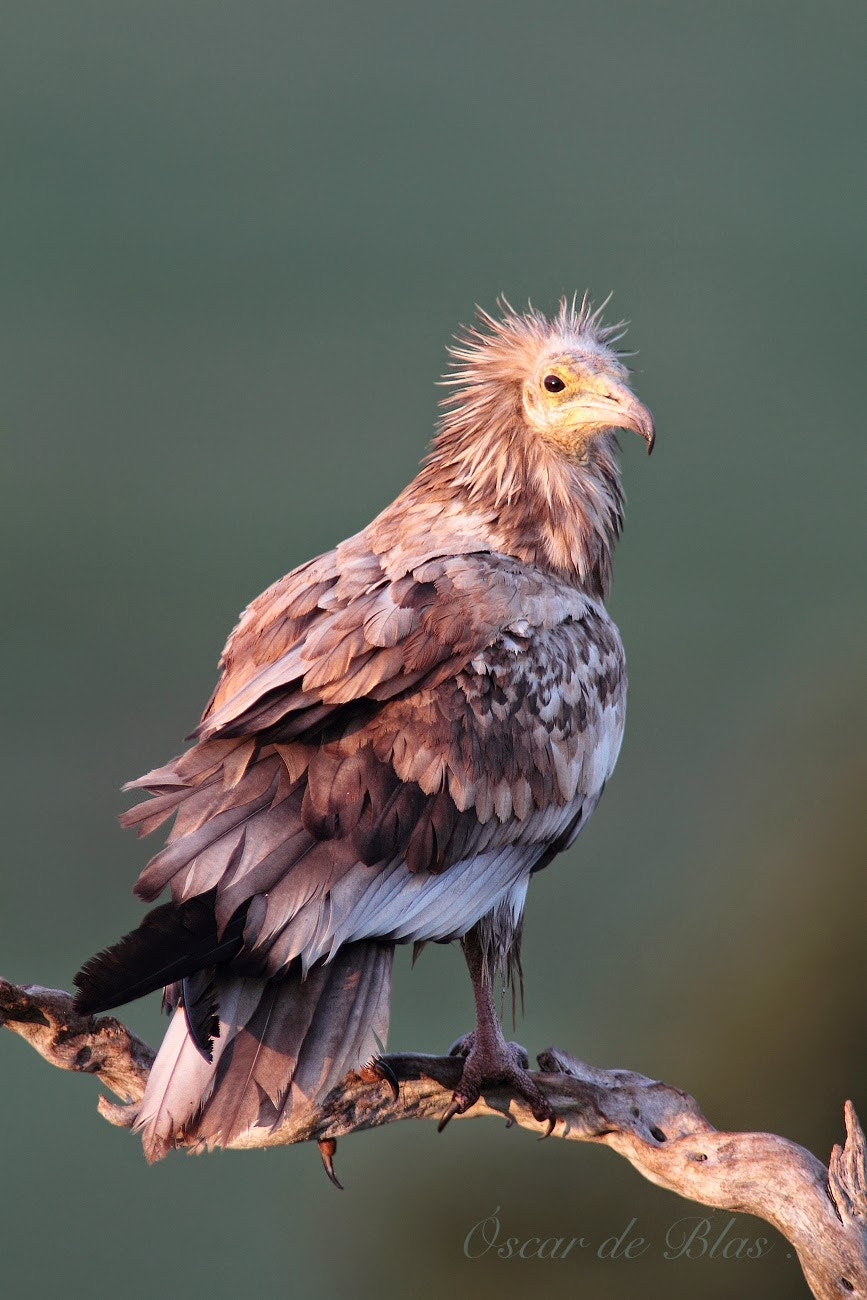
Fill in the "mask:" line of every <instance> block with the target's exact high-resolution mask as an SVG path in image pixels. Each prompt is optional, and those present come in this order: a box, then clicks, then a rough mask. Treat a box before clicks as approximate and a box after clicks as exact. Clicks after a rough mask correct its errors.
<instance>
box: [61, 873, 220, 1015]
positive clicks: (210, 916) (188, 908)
mask: <svg viewBox="0 0 867 1300" xmlns="http://www.w3.org/2000/svg"><path fill="white" fill-rule="evenodd" d="M215 897H216V891H215V890H210V891H209V892H208V893H207V894H201V895H199V896H198V897H196V898H190V899H188V900H187V901H186V902H185V903H180V904H176V903H164V904H162V906H160V907H155V908H154V909H153V911H151V912H148V914H147V916H145V918H144V920H143V921H142V923H141V925H140V926H139V927H138V929H137V930H132V931H131V932H130V933H129V934H126V935H124V937H123V938H122V939H120V940H118V942H117V943H115V944H112V946H111V947H110V948H105V949H103V951H102V952H99V953H97V954H96V956H95V957H91V959H90V961H87V962H85V964H84V965H83V966H82V968H81V970H80V971H79V972H78V974H77V975H76V976H75V980H74V983H75V986H76V988H77V989H78V993H77V995H76V998H75V1007H76V1010H77V1011H78V1012H79V1014H81V1015H95V1014H96V1013H97V1012H100V1011H108V1010H110V1009H111V1008H112V1007H119V1006H122V1005H123V1003H125V1002H132V1001H134V1000H135V999H136V998H141V997H144V996H145V994H147V993H153V992H155V990H157V989H160V988H163V987H164V986H165V985H166V984H171V983H173V982H174V981H175V980H183V979H185V978H186V977H187V976H188V975H194V974H195V973H196V972H197V971H200V970H202V969H203V968H205V967H208V966H215V965H217V964H219V963H220V962H226V961H231V959H232V958H233V957H234V956H236V955H237V953H238V952H239V951H240V948H241V946H242V944H243V932H244V915H245V913H244V911H239V912H237V913H236V914H235V916H233V917H232V920H231V921H230V922H229V924H228V925H227V926H226V929H225V930H224V932H223V934H222V935H219V934H218V932H217V922H216V919H215V916H214V902H215Z"/></svg>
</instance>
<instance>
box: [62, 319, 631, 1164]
mask: <svg viewBox="0 0 867 1300" xmlns="http://www.w3.org/2000/svg"><path fill="white" fill-rule="evenodd" d="M618 337H619V334H618V333H617V327H614V326H607V327H606V326H605V325H603V324H602V321H601V318H600V312H599V311H593V310H591V308H590V305H589V303H588V301H587V299H586V298H585V300H584V302H583V303H581V304H580V305H577V306H576V303H575V301H574V300H573V301H572V302H571V303H570V302H568V301H566V300H565V299H564V300H563V301H562V302H561V304H560V307H559V311H558V312H557V313H556V314H555V315H554V317H553V318H552V319H548V318H546V317H545V316H543V315H542V314H541V313H539V312H538V311H536V310H534V309H532V308H531V309H528V310H527V311H526V312H517V311H515V310H514V309H512V308H511V307H510V306H509V305H508V304H507V303H505V302H503V303H502V304H501V314H500V316H499V317H498V318H493V317H491V316H489V315H487V314H486V313H484V312H480V313H479V319H478V322H477V324H476V325H475V326H473V327H471V328H469V329H467V330H466V331H465V332H463V333H462V334H461V335H460V336H458V338H457V341H456V343H455V346H453V347H452V348H451V349H450V353H451V369H450V373H449V374H448V376H447V377H446V381H445V382H446V383H447V385H448V386H449V388H448V395H447V396H446V398H445V399H444V402H443V407H444V414H443V417H442V419H441V422H440V427H439V430H438V432H437V435H436V437H435V440H434V442H433V446H432V450H431V452H430V454H429V455H428V457H427V459H426V461H425V462H424V464H423V466H422V468H421V470H420V471H419V473H418V474H417V476H416V477H415V478H414V479H413V481H412V482H411V483H410V484H409V486H408V487H407V488H405V489H404V491H403V492H401V494H400V495H399V496H398V497H397V499H396V500H395V501H394V502H392V504H391V505H389V506H387V507H386V508H385V510H383V511H382V513H381V514H380V515H378V516H377V517H376V518H375V519H374V520H373V522H372V523H370V524H368V526H367V527H366V528H364V529H362V531H361V532H359V533H357V534H356V535H355V536H353V537H350V538H348V539H347V540H346V541H344V542H341V543H340V544H339V545H338V546H336V547H335V548H334V550H332V551H329V552H328V553H327V554H325V555H321V556H319V557H318V558H317V559H314V560H310V561H309V562H308V563H307V564H302V565H301V566H300V567H299V568H297V569H294V570H293V571H292V572H291V573H289V574H288V575H287V576H286V577H284V578H281V579H280V580H279V582H276V583H275V584H274V585H273V586H272V587H269V588H268V590H267V591H265V592H264V593H263V594H262V595H261V596H259V597H258V598H257V599H256V600H254V601H253V602H252V604H251V605H249V607H248V608H247V609H246V610H245V611H244V613H243V614H242V616H241V619H240V622H239V623H238V626H237V627H236V628H235V630H234V631H233V632H232V634H231V636H230V637H229V640H228V642H227V644H226V647H225V649H224V651H223V654H222V658H221V660H220V677H219V681H218V683H217V686H216V689H215V691H214V693H213V695H212V697H211V699H210V701H209V702H208V705H207V707H206V709H205V711H204V715H203V717H202V721H201V723H200V725H199V726H198V728H197V729H196V731H195V732H194V733H193V735H192V736H191V737H190V739H194V740H195V744H194V745H193V746H192V748H190V749H188V750H187V751H186V752H185V753H183V754H181V755H180V756H179V757H178V758H174V759H172V760H171V762H169V763H167V764H166V765H165V766H164V767H161V768H158V769H156V770H155V771H152V772H148V773H147V774H146V775H145V776H143V777H141V778H140V779H139V780H137V781H134V782H132V783H131V785H132V787H135V788H141V789H143V790H145V791H147V794H148V796H149V797H148V798H147V799H145V800H144V802H142V803H139V804H138V805H137V806H136V807H134V808H132V809H130V810H129V811H128V812H127V813H125V814H124V816H123V817H122V821H123V824H124V825H126V826H136V827H138V830H139V833H140V834H141V835H147V834H149V833H150V832H151V831H154V830H156V829H157V828H158V827H159V826H161V825H162V824H163V823H164V822H166V821H167V820H168V819H170V818H172V817H174V824H173V826H172V829H171V832H170V834H169V836H168V840H167V843H166V845H165V847H164V848H163V849H161V851H160V852H159V853H157V854H156V856H155V857H153V858H152V859H151V860H150V862H149V863H148V864H147V866H146V867H145V868H144V870H143V871H142V873H141V875H140V876H139V878H138V881H137V883H136V886H135V892H136V893H137V894H138V896H139V897H140V898H141V899H143V900H144V901H145V902H146V903H154V902H156V900H157V899H159V897H160V895H161V894H162V893H163V891H165V890H168V891H169V895H170V897H169V901H168V902H164V903H163V904H161V905H159V906H157V907H155V908H154V909H153V910H151V911H150V912H148V913H147V915H146V916H145V917H144V919H143V921H142V922H141V924H140V925H139V927H138V929H137V930H135V931H133V932H132V933H131V934H129V935H127V936H126V937H125V938H123V939H121V940H120V941H119V942H118V943H116V944H115V945H114V946H113V947H111V948H108V949H107V950H106V951H104V952H102V953H100V954H98V955H97V956H96V957H94V958H92V959H91V960H90V961H89V962H87V963H86V964H85V966H84V967H83V968H82V970H81V971H80V972H79V974H78V975H77V976H76V984H77V986H78V996H77V1005H78V1008H79V1009H80V1011H81V1012H83V1013H95V1012H98V1011H104V1010H107V1009H108V1008H110V1007H115V1006H119V1005H120V1004H122V1003H125V1002H128V1001H130V1000H131V999H133V998H138V997H141V996H142V995H143V994H146V993H149V992H151V991H153V990H156V989H159V988H165V994H164V996H165V999H166V1002H167V1004H168V1006H169V1007H170V1008H174V1010H173V1015H172V1019H171V1023H170V1026H169V1029H168V1031H167V1033H166V1036H165V1038H164V1040H163V1043H162V1046H161V1048H160V1051H159V1054H158V1055H157V1058H156V1061H155V1063H154V1066H153V1069H152V1070H151V1073H150V1077H149V1081H148V1085H147V1090H146V1092H145V1095H144V1099H143V1101H142V1103H141V1107H140V1109H139V1111H138V1116H137V1120H136V1128H137V1129H138V1130H139V1131H140V1132H141V1135H142V1140H143V1143H144V1149H145V1153H146V1155H147V1157H148V1159H150V1160H154V1159H157V1158H159V1157H160V1156H163V1155H164V1154H165V1153H166V1152H167V1151H168V1150H169V1149H170V1148H172V1147H173V1146H175V1145H179V1144H181V1143H183V1144H184V1145H187V1146H192V1147H193V1149H198V1150H201V1149H203V1148H211V1147H214V1146H226V1145H228V1144H231V1143H232V1142H233V1141H234V1140H236V1139H237V1138H238V1137H239V1136H240V1135H242V1134H244V1133H247V1132H249V1130H251V1129H266V1130H270V1129H274V1128H276V1127H277V1126H279V1125H280V1124H281V1123H282V1122H283V1121H284V1120H285V1119H286V1117H287V1116H288V1115H289V1114H290V1113H292V1112H293V1110H294V1109H295V1108H296V1107H301V1106H305V1107H306V1106H307V1105H309V1104H310V1103H311V1102H316V1101H318V1100H321V1099H322V1098H323V1096H324V1095H325V1094H326V1093H327V1092H328V1091H330V1090H331V1089H332V1088H333V1087H334V1086H335V1085H336V1084H337V1083H338V1082H339V1081H340V1080H341V1079H342V1078H343V1077H344V1076H345V1075H346V1074H347V1073H348V1072H349V1071H350V1070H353V1069H357V1068H359V1067H361V1066H363V1065H364V1063H365V1062H367V1061H368V1059H369V1058H370V1057H371V1056H372V1055H374V1054H375V1053H377V1051H379V1050H380V1047H381V1045H382V1044H383V1043H384V1042H385V1040H386V1033H387V1029H388V1018H389V1002H390V989H391V967H392V956H393V953H394V947H395V944H398V943H410V942H412V943H414V944H423V943H425V942H427V941H429V940H435V941H438V942H442V941H447V940H455V939H457V940H460V941H461V943H462V945H463V949H464V953H465V955H466V959H467V964H468V966H469V971H470V975H471V978H472V981H473V988H474V994H475V1001H476V1027H475V1031H474V1033H473V1034H472V1035H470V1036H469V1037H468V1038H467V1039H466V1040H465V1042H464V1045H463V1052H464V1063H463V1074H462V1077H461V1080H460V1083H459V1085H458V1087H457V1089H456V1091H455V1094H454V1098H453V1101H452V1104H451V1106H450V1107H449V1110H448V1112H447V1114H446V1116H445V1117H444V1118H445V1119H447V1118H448V1117H449V1116H450V1115H452V1114H455V1113H458V1112H462V1111H464V1110H466V1109H467V1108H468V1107H469V1106H471V1105H472V1104H473V1103H474V1102H475V1101H476V1100H477V1099H478V1097H479V1094H480V1090H482V1089H483V1088H484V1087H485V1086H486V1084H487V1083H489V1082H492V1081H494V1080H506V1081H508V1082H510V1083H511V1085H512V1086H513V1087H514V1088H515V1089H516V1090H517V1091H518V1093H519V1094H521V1095H522V1096H524V1097H525V1098H526V1099H527V1101H528V1102H529V1104H530V1106H531V1108H532V1110H533V1113H534V1114H535V1115H536V1116H537V1118H539V1119H546V1118H547V1119H550V1110H549V1108H548V1106H547V1103H546V1102H545V1100H544V1098H543V1097H542V1095H541V1093H540V1092H539V1090H538V1088H537V1087H536V1086H535V1084H534V1083H533V1081H532V1078H531V1076H530V1074H529V1073H528V1071H527V1070H526V1068H525V1063H524V1061H522V1059H521V1058H520V1056H519V1055H518V1052H517V1050H516V1049H515V1047H514V1046H513V1045H511V1044H509V1043H507V1042H506V1040H505V1038H504V1035H503V1032H502V1029H501V1027H500V1023H499V1018H498V1015H497V1011H496V1007H495V1000H494V988H495V985H496V982H497V980H498V978H499V977H506V978H508V976H509V975H510V973H513V968H514V967H515V964H516V961H517V951H518V944H519V939H520V932H521V920H522V915H523V911H524V902H525V898H526V893H527V886H528V884H529V883H530V879H531V877H532V875H533V873H534V872H537V871H539V870H541V868H543V867H545V866H547V865H548V863H549V862H550V861H551V860H552V858H554V857H555V856H556V855H557V854H558V853H561V852H562V851H563V850H564V849H567V848H568V847H569V846H570V844H572V842H573V841H574V839H575V837H576V836H577V835H578V833H579V832H580V831H581V829H582V828H583V827H584V825H585V824H586V822H587V819H588V817H589V816H590V814H591V813H592V812H593V809H594V808H595V807H596V804H597V802H598V800H599V797H600V795H601V794H602V790H603V788H604V786H605V783H606V781H607V780H608V778H609V776H610V775H611V772H612V769H613V767H614V764H615V761H616V759H617V754H618V750H619V748H620V742H621V737H622V734H623V722H624V708H625V701H626V673H625V667H624V656H623V647H622V645H621V641H620V636H619V634H618V632H617V628H616V627H615V626H614V624H613V623H612V621H611V619H610V618H609V617H608V615H607V613H606V612H605V607H604V604H603V602H604V600H605V597H606V594H607V591H608V587H609V582H610V579H611V563H612V550H613V546H614V543H615V541H616V539H617V537H618V535H619V533H620V528H621V523H622V517H623V495H622V492H621V487H620V477H619V472H618V465H617V454H616V453H617V443H616V436H615V430H616V429H631V430H634V431H635V432H636V433H638V434H640V435H641V437H642V438H644V440H645V442H646V443H647V446H648V450H650V449H651V448H652V447H653V440H654V427H653V420H652V417H651V415H650V412H649V411H648V410H647V408H646V407H645V406H643V405H642V404H641V403H640V402H639V401H638V400H637V399H636V398H635V397H634V396H633V394H632V392H631V390H630V388H629V387H628V385H627V374H628V372H627V370H626V368H625V366H624V365H623V364H622V362H621V360H620V358H619V354H618V353H617V352H616V350H615V348H614V344H615V343H616V341H617V338H618Z"/></svg>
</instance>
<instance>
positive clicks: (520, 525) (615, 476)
mask: <svg viewBox="0 0 867 1300" xmlns="http://www.w3.org/2000/svg"><path fill="white" fill-rule="evenodd" d="M500 396H501V398H505V396H506V395H505V394H501V395H500ZM504 406H505V407H506V409H505V410H504V409H502V408H503V407H504ZM519 408H520V403H519V402H517V403H516V402H514V401H512V402H508V401H502V400H501V402H500V409H499V410H495V411H492V412H490V416H491V418H490V419H489V420H488V421H485V422H481V421H479V413H478V412H477V411H476V412H473V411H468V410H466V409H462V408H461V407H458V408H457V409H456V410H455V411H452V412H451V413H450V414H449V415H448V416H447V417H446V419H445V420H444V421H443V424H442V427H441V429H440V432H439V434H438V435H437V438H436V440H435V442H434V447H433V451H432V452H431V454H430V456H429V457H428V460H427V462H426V464H425V466H424V468H423V469H422V471H421V473H420V474H419V475H418V477H417V479H416V480H415V485H414V486H415V489H416V491H418V490H419V489H420V490H421V492H422V493H423V495H424V496H425V497H427V498H428V499H429V500H431V501H438V502H441V503H442V504H443V505H446V504H448V505H451V506H453V505H454V503H455V501H456V500H457V501H462V502H464V503H465V505H466V508H467V510H468V512H469V513H471V514H472V515H473V516H474V518H476V519H477V520H480V521H484V523H483V525H482V526H483V529H484V531H485V532H486V533H487V535H488V536H487V539H486V540H488V541H489V542H490V544H491V545H492V546H493V547H494V548H495V549H496V550H499V551H502V552H503V553H504V554H507V555H514V556H515V557H516V558H517V559H519V560H521V561H522V562H524V563H529V564H535V565H538V566H540V567H542V568H545V569H550V570H551V571H553V572H555V573H556V574H557V575H558V576H559V577H561V578H564V579H566V580H567V581H569V582H573V583H575V584H576V585H577V586H580V587H581V588H582V589H583V590H585V591H587V593H588V594H589V595H592V596H594V597H595V598H599V599H604V597H605V596H606V595H607V593H608V589H609V587H610V583H611V571H612V560H613V551H614V544H615V542H616V541H617V538H618V537H619V535H620V530H621V527H622V523H623V492H622V489H621V485H620V473H619V467H618V464H617V455H616V452H617V442H616V438H615V436H614V434H613V433H610V434H602V435H599V436H597V437H596V438H594V439H593V440H592V442H590V443H588V445H587V447H586V448H585V450H584V452H583V453H582V454H581V456H579V457H572V458H570V457H567V456H565V455H564V454H563V453H562V452H561V451H559V450H558V449H555V448H553V447H552V446H551V445H550V444H546V443H544V442H543V441H542V440H541V439H539V437H538V436H537V435H536V434H535V433H534V432H533V431H532V430H530V429H528V428H527V426H526V423H525V421H524V419H523V412H522V411H521V410H520V409H519Z"/></svg>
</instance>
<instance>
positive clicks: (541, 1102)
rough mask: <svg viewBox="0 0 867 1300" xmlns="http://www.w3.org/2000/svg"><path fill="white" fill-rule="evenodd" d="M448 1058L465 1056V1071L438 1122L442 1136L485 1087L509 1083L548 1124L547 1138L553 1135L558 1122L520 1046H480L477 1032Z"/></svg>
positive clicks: (494, 1042) (488, 1043) (494, 1043)
mask: <svg viewBox="0 0 867 1300" xmlns="http://www.w3.org/2000/svg"><path fill="white" fill-rule="evenodd" d="M449 1056H462V1057H464V1068H463V1071H462V1073H461V1078H460V1082H459V1083H458V1086H457V1088H455V1091H454V1094H453V1096H452V1100H451V1102H450V1104H449V1106H448V1109H447V1110H446V1112H445V1114H444V1115H443V1117H442V1119H441V1120H440V1122H439V1125H438V1130H439V1132H440V1133H442V1131H443V1129H444V1128H445V1126H446V1125H447V1124H448V1122H449V1120H450V1119H452V1118H453V1117H454V1116H455V1115H463V1114H464V1112H465V1111H468V1110H469V1109H470V1107H471V1106H474V1105H475V1104H476V1102H477V1101H478V1100H479V1097H480V1096H481V1095H482V1093H483V1092H484V1090H485V1088H487V1087H490V1086H491V1085H492V1084H497V1083H508V1084H511V1086H512V1088H513V1090H514V1091H515V1092H516V1093H517V1094H518V1096H519V1097H523V1099H524V1101H525V1102H526V1103H527V1105H528V1106H529V1108H530V1111H531V1113H532V1115H533V1118H534V1119H537V1120H538V1121H539V1123H540V1124H546V1125H547V1131H546V1133H545V1134H544V1136H545V1137H548V1135H549V1134H550V1133H551V1132H552V1130H553V1128H554V1124H555V1122H556V1120H555V1117H554V1112H553V1110H552V1109H551V1105H550V1103H549V1102H548V1100H547V1098H546V1097H545V1096H544V1094H543V1093H542V1092H541V1090H540V1089H539V1087H538V1085H537V1084H536V1082H535V1080H534V1079H533V1077H532V1075H531V1073H530V1071H529V1069H528V1068H527V1067H528V1065H529V1063H530V1061H529V1057H528V1056H527V1052H526V1050H525V1049H524V1048H523V1047H522V1046H521V1045H520V1043H507V1042H506V1040H505V1039H504V1038H503V1037H502V1036H501V1037H500V1038H499V1041H497V1040H496V1039H494V1040H487V1041H485V1042H482V1043H479V1042H478V1041H477V1038H476V1035H475V1033H471V1034H465V1035H464V1036H463V1038H459V1039H457V1041H456V1042H454V1043H452V1045H451V1047H450V1048H449Z"/></svg>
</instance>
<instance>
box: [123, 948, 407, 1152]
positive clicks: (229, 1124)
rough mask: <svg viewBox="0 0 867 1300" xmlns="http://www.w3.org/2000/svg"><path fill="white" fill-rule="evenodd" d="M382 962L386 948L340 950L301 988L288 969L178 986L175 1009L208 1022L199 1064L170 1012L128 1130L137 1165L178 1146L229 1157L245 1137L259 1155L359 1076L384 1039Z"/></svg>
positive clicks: (220, 973)
mask: <svg viewBox="0 0 867 1300" xmlns="http://www.w3.org/2000/svg"><path fill="white" fill-rule="evenodd" d="M393 952H394V946H393V945H392V944H387V943H375V942H362V943H353V944H347V945H345V946H344V947H342V948H341V949H340V950H339V951H338V952H337V954H336V955H335V957H334V958H333V960H332V961H330V962H327V963H319V964H317V965H315V966H313V967H311V969H310V970H309V971H308V972H307V975H306V977H303V978H302V974H301V970H300V964H299V968H298V969H297V970H296V969H294V968H293V970H292V971H291V972H290V973H289V974H288V975H285V976H281V977H280V978H276V979H263V978H257V977H252V976H240V975H233V974H231V972H230V971H229V970H228V968H227V967H225V966H223V967H218V968H217V969H216V970H214V969H213V968H212V969H211V970H209V971H201V972H200V973H199V974H197V975H194V976H192V977H191V978H187V979H186V980H185V981H184V986H183V997H184V999H185V1000H186V1002H187V1003H188V1004H189V1003H190V1002H191V1001H193V1000H195V999H196V998H197V997H201V998H204V999H205V1001H206V1002H207V1004H208V1005H210V1006H211V1007H212V1008H213V1010H214V1014H215V1022H214V1023H213V1025H212V1030H215V1031H216V1033H215V1034H214V1037H213V1040H212V1041H211V1043H210V1046H211V1049H212V1051H211V1059H210V1060H208V1059H207V1056H206V1055H204V1054H203V1052H202V1050H201V1046H200V1045H199V1046H197V1043H196V1039H195V1038H194V1037H193V1035H192V1034H191V1022H190V1016H189V1014H188V1011H187V1009H186V1008H185V1007H184V1005H178V1006H177V1007H176V1008H175V1011H174V1015H173V1017H172V1021H171V1024H170V1025H169V1029H168V1032H167V1033H166V1036H165V1038H164V1039H163V1042H162V1045H161V1047H160V1050H159V1052H158V1053H157V1057H156V1060H155V1061H154V1063H153V1066H152V1068H151V1072H150V1076H149V1078H148V1083H147V1088H146V1090H145V1094H144V1097H143V1098H142V1102H141V1106H140V1107H139V1111H138V1115H137V1117H136V1121H135V1125H134V1129H135V1130H136V1131H138V1132H140V1133H141V1135H142V1143H143V1146H144V1151H145V1155H146V1157H147V1159H148V1160H149V1161H153V1160H159V1159H160V1158H161V1157H162V1156H164V1155H165V1154H166V1153H167V1152H168V1151H169V1150H171V1148H172V1147H174V1146H179V1145H183V1146H185V1147H191V1148H192V1149H193V1150H197V1149H198V1150H202V1149H205V1148H208V1149H210V1148H212V1147H215V1146H229V1145H232V1144H236V1145H237V1144H240V1140H241V1139H242V1138H243V1137H244V1135H245V1134H247V1133H250V1132H251V1131H252V1130H256V1129H258V1130H260V1132H258V1133H256V1136H255V1144H256V1145H263V1142H262V1139H263V1137H264V1136H265V1135H264V1134H263V1133H262V1132H261V1130H263V1129H265V1130H268V1131H271V1132H276V1131H277V1130H278V1129H279V1128H281V1127H282V1126H283V1125H284V1124H285V1123H286V1122H288V1121H289V1120H291V1118H292V1115H293V1113H294V1112H298V1111H301V1110H303V1109H306V1107H307V1106H308V1105H310V1104H311V1103H316V1102H319V1101H321V1100H322V1098H323V1097H324V1096H325V1094H326V1093H328V1092H329V1091H330V1090H331V1089H332V1088H333V1087H334V1086H335V1085H336V1084H337V1083H339V1081H340V1080H341V1079H342V1078H343V1077H344V1075H346V1074H347V1073H348V1072H349V1071H350V1070H353V1069H359V1068H360V1067H361V1066H363V1065H364V1064H365V1063H366V1062H367V1061H368V1060H369V1059H370V1058H371V1056H373V1055H375V1054H376V1053H377V1052H378V1051H380V1050H381V1048H382V1046H383V1045H384V1043H385V1040H386V1035H387V1033H388V1019H389V1009H390V1001H391V965H392V956H393ZM200 984H201V988H199V987H198V986H199V985H200ZM216 1018H218V1020H219V1027H218V1026H217V1023H216ZM193 1028H194V1026H193Z"/></svg>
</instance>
